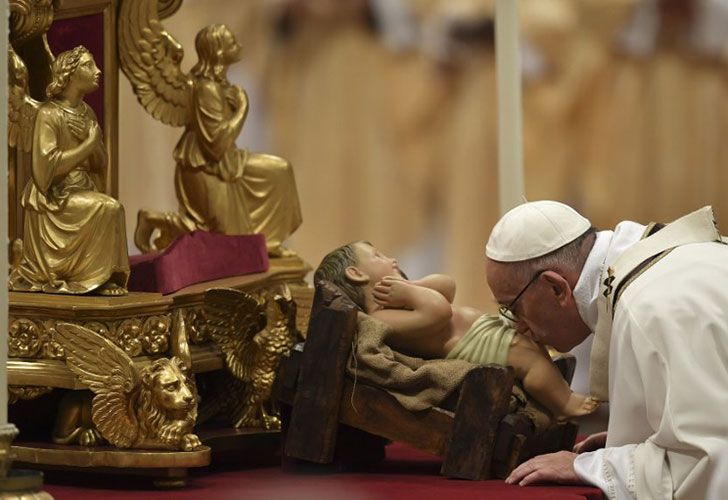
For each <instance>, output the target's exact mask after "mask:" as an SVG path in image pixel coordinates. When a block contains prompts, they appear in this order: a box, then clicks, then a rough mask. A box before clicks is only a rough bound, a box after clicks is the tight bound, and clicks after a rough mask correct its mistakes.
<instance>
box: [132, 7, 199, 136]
mask: <svg viewBox="0 0 728 500" xmlns="http://www.w3.org/2000/svg"><path fill="white" fill-rule="evenodd" d="M157 2H158V0H123V1H122V2H121V7H120V10H119V35H118V40H119V63H120V64H121V69H122V70H123V71H124V74H126V76H127V78H129V81H130V82H131V85H132V87H133V88H134V93H135V94H136V96H137V99H138V100H139V102H140V103H141V105H142V106H143V107H144V109H146V110H147V112H148V113H149V114H151V115H152V116H153V117H154V118H156V119H157V120H160V121H161V122H163V123H165V124H167V125H172V126H173V127H182V126H184V125H186V124H187V122H188V119H189V116H190V88H191V86H192V80H191V79H190V77H189V76H188V75H187V74H185V73H184V72H183V71H182V69H181V68H180V62H181V61H182V57H183V56H184V51H183V49H182V46H181V45H180V44H179V42H178V41H177V40H175V39H174V37H172V36H171V35H170V34H169V33H167V32H166V31H164V28H163V27H162V23H160V22H159V14H158V12H157V8H158V6H157Z"/></svg>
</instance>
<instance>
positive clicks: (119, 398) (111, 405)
mask: <svg viewBox="0 0 728 500" xmlns="http://www.w3.org/2000/svg"><path fill="white" fill-rule="evenodd" d="M55 338H56V340H57V341H58V342H60V343H61V345H62V346H63V348H64V350H65V351H66V362H67V364H68V367H69V368H70V369H71V370H72V371H73V372H74V373H75V374H76V375H77V376H78V378H79V379H80V380H81V382H83V383H84V384H87V385H88V386H89V388H90V389H91V390H92V391H93V392H94V393H95V394H96V396H94V400H93V404H92V409H91V417H92V419H93V422H94V423H95V424H96V427H98V429H99V431H100V432H101V434H102V435H103V436H104V437H105V438H106V439H108V440H109V442H110V443H111V444H113V445H115V446H118V447H119V448H128V447H130V446H132V445H133V444H134V442H135V441H136V438H137V436H138V433H139V426H138V423H137V421H136V418H135V416H134V413H133V412H132V410H131V407H132V405H131V404H130V399H131V397H132V393H133V392H134V391H135V390H136V389H137V387H138V385H139V384H138V382H139V377H138V374H137V371H136V369H135V368H134V363H133V362H132V360H131V358H130V357H129V356H127V354H126V353H125V352H124V351H122V350H121V349H120V348H119V347H117V346H116V345H114V344H113V343H112V342H111V341H110V340H108V339H106V338H104V337H102V336H101V335H99V334H97V333H95V332H93V331H91V330H89V329H88V328H84V327H82V326H78V325H74V324H71V323H58V324H57V325H56V334H55Z"/></svg>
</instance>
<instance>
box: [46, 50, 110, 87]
mask: <svg viewBox="0 0 728 500" xmlns="http://www.w3.org/2000/svg"><path fill="white" fill-rule="evenodd" d="M100 75H101V71H100V70H99V68H98V67H97V66H96V62H95V61H94V57H93V56H92V55H91V52H89V51H88V49H86V47H84V46H83V45H79V46H78V47H76V48H74V49H71V50H67V51H66V52H61V53H60V54H58V57H56V59H55V60H54V61H53V64H52V66H51V77H52V80H51V83H49V84H48V86H47V87H46V94H47V95H48V97H49V98H51V97H55V96H57V95H59V94H61V93H62V92H64V91H65V90H66V89H67V88H69V87H71V86H75V87H76V88H78V90H79V91H80V92H81V94H82V95H85V94H88V93H90V92H93V91H94V90H96V89H97V88H99V76H100Z"/></svg>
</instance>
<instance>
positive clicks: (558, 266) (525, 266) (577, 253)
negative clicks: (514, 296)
mask: <svg viewBox="0 0 728 500" xmlns="http://www.w3.org/2000/svg"><path fill="white" fill-rule="evenodd" d="M595 233H596V228H594V227H590V228H589V229H587V230H586V232H584V234H582V235H581V236H579V237H578V238H576V239H575V240H574V241H572V242H571V243H567V244H566V245H564V246H563V247H561V248H557V249H556V250H554V251H553V252H549V253H547V254H546V255H542V256H540V257H536V258H534V259H529V260H523V261H520V262H512V263H509V268H510V272H511V273H513V274H512V276H513V279H514V280H516V281H518V282H523V283H526V282H527V281H528V280H530V279H531V278H533V276H534V275H535V274H536V273H538V272H540V271H546V270H556V271H559V270H560V271H572V272H576V273H580V272H581V269H582V268H583V267H584V262H585V261H586V258H587V256H588V254H589V252H588V249H585V248H584V242H585V241H586V240H587V239H589V237H590V236H591V235H593V234H595Z"/></svg>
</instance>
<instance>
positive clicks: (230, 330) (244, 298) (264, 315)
mask: <svg viewBox="0 0 728 500" xmlns="http://www.w3.org/2000/svg"><path fill="white" fill-rule="evenodd" d="M204 312H205V318H206V326H207V331H208V333H209V335H210V337H211V338H212V340H213V341H214V342H215V343H216V344H217V345H218V346H219V347H220V349H221V350H222V352H223V355H224V356H225V366H226V367H227V369H228V371H229V372H230V373H231V374H232V375H233V377H234V380H235V381H236V384H235V385H238V386H239V387H238V390H237V391H235V393H236V394H238V396H236V397H235V398H234V401H232V400H230V401H229V403H231V405H232V408H230V406H231V405H230V404H229V405H228V411H229V412H230V414H231V415H232V419H233V425H234V427H236V428H242V427H256V428H260V427H263V428H266V429H279V428H280V424H281V423H280V419H279V418H278V415H277V413H278V412H277V409H276V408H275V405H274V402H273V401H271V390H272V387H273V382H274V380H275V376H276V372H277V370H278V365H279V364H280V362H281V359H282V358H283V356H287V355H288V354H290V352H291V348H292V347H293V345H294V343H295V340H296V337H297V331H296V303H295V302H294V301H293V300H292V299H291V296H290V292H289V291H288V287H287V286H285V285H282V286H280V287H278V288H277V289H276V290H274V291H272V292H271V293H270V295H269V297H268V300H263V299H261V298H258V297H255V296H253V295H251V294H248V293H245V292H241V291H238V290H233V289H227V288H218V289H212V290H208V291H207V292H206V293H205V309H204Z"/></svg>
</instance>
